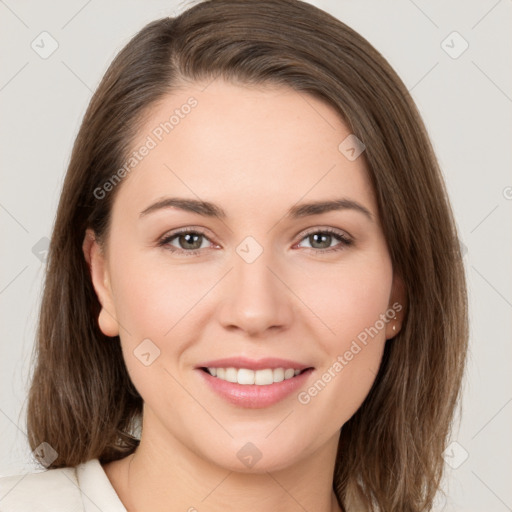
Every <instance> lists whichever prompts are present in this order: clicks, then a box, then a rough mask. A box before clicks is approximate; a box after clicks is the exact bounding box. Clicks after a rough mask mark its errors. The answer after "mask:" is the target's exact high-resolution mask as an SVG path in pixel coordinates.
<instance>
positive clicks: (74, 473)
mask: <svg viewBox="0 0 512 512" xmlns="http://www.w3.org/2000/svg"><path fill="white" fill-rule="evenodd" d="M0 510H1V511H2V512H33V511H35V510H37V511H38V512H126V508H125V507H124V505H123V503H122V502H121V500H120V499H119V496H118V495H117V494H116V491H115V490H114V488H113V487H112V484H111V483H110V480H109V479H108V476H107V474H106V473H105V471H104V470H103V467H102V466H101V464H100V462H99V460H98V459H91V460H90V461H88V462H84V463H82V464H79V465H78V466H75V467H67V468H58V469H49V470H46V471H40V472H38V473H25V474H24V475H23V474H22V475H15V476H5V477H2V478H0Z"/></svg>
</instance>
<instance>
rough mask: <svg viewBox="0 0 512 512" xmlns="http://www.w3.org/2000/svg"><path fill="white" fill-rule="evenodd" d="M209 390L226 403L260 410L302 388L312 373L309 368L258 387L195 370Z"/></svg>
mask: <svg viewBox="0 0 512 512" xmlns="http://www.w3.org/2000/svg"><path fill="white" fill-rule="evenodd" d="M197 371H198V372H199V373H200V374H201V375H202V376H203V378H204V379H205V380H206V382H207V383H208V385H209V386H211V389H213V391H215V393H217V394H218V395H219V396H221V397H222V398H224V399H225V400H227V401H228V402H230V403H232V404H233V405H236V406H238V407H246V408H248V409H261V408H263V407H269V406H271V405H273V404H276V403H277V402H279V401H280V400H283V399H284V398H285V397H287V396H288V395H290V394H291V393H293V392H294V391H296V390H298V389H299V388H300V387H301V386H303V385H304V384H305V382H306V380H307V379H308V377H309V376H310V374H311V373H312V372H313V368H309V369H308V370H306V371H305V372H303V373H300V374H299V375H297V376H295V377H292V378H291V379H286V380H283V381H281V382H274V383H273V384H268V385H263V386H259V385H257V384H238V383H234V382H228V381H226V380H222V379H218V378H217V377H213V375H210V374H209V373H208V372H205V371H204V370H201V369H198V370H197Z"/></svg>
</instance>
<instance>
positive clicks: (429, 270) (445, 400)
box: [27, 0, 468, 512]
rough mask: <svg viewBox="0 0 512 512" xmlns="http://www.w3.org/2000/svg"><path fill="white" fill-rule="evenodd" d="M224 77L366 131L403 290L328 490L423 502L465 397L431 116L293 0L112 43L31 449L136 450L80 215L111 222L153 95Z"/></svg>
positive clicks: (43, 313) (46, 350) (227, 9)
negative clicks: (295, 97)
mask: <svg viewBox="0 0 512 512" xmlns="http://www.w3.org/2000/svg"><path fill="white" fill-rule="evenodd" d="M218 76H221V77H223V78H225V79H227V80H230V81H231V82H233V83H243V84H262V85H263V84H274V85H282V86H287V87H291V88H293V89H294V90H296V91H298V92H300V93H303V94H309V95H312V96H314V97H316V98H320V99H322V100H324V101H326V102H328V104H330V105H332V106H333V107H334V108H335V109H336V111H337V112H338V113H339V115H340V117H341V119H342V120H343V121H344V123H345V124H346V125H347V127H348V128H349V129H350V132H351V133H353V134H354V135H355V136H356V137H357V138H359V139H360V140H361V141H363V143H364V144H365V146H366V150H365V151H364V153H363V155H362V158H364V160H365V164H366V167H367V170H368V173H369V177H370V180H371V183H372V186H373V190H374V193H375V196H376V199H377V204H378V213H379V216H380V219H381V224H382V229H383V231H384V235H385V237H386V241H387V245H388V250H389V253H390V257H391V261H392V265H393V270H394V272H396V273H397V274H399V275H400V277H401V278H402V279H403V282H404V284H405V287H406V293H407V304H406V312H407V314H406V317H405V318H404V322H403V325H402V329H401V331H400V333H399V334H398V335H397V336H396V337H395V338H394V339H392V340H389V341H388V342H387V343H386V345H385V349H384V355H383V359H382V363H381V366H380V369H379V372H378V374H377V377H376V379H375V381H374V384H373V386H372V388H371V390H370V392H369V394H368V396H367V397H366V399H365V400H364V402H363V403H362V405H361V407H360V408H359V409H358V410H357V412H356V413H355V414H354V415H353V416H352V418H350V420H348V421H347V422H346V423H345V424H344V425H343V427H342V429H341V433H340V439H339V445H338V453H337V458H336V464H335V468H334V480H333V489H334V491H335V493H336V496H337V498H338V501H339V503H340V505H342V506H343V507H344V508H347V507H349V506H350V505H351V504H352V503H358V504H359V505H358V510H368V511H374V510H380V511H383V512H384V511H386V512H391V511H393V512H397V511H408V512H416V511H418V512H419V511H422V512H423V511H426V510H430V508H431V506H432V501H433V498H434V496H435V494H436V492H437V490H438V488H439V485H440V481H441V478H442V475H443V457H442V453H443V450H444V449H445V444H446V441H447V439H448V436H449V434H450V432H451V429H452V423H453V420H454V416H455V412H456V411H455V409H456V406H457V404H458V403H459V401H460V394H461V387H462V379H463V375H464V368H465V358H466V351H467V342H468V318H467V297H466V280H465V274H464V265H463V261H462V255H461V251H460V247H459V242H458V237H457V230H456V225H455V222H454V218H453V212H452V210H451V206H450V203H449V199H448V196H447V193H446V189H445V185H444V182H443V179H442V174H441V171H440V168H439V164H438V162H437V159H436V156H435V154H434V151H433V148H432V145H431V143H430V140H429V137H428V134H427V131H426V129H425V127H424V124H423V122H422V119H421V117H420V115H419V113H418V111H417V108H416V106H415V104H414V102H413V100H412V98H411V96H410V94H409V92H408V91H407V88H406V87H405V85H404V84H403V82H402V81H401V80H400V78H399V77H398V76H397V74H396V73H395V72H394V70H393V69H392V68H391V66H390V65H389V64H388V62H387V61H386V60H385V59H384V57H383V56H382V55H381V54H380V53H379V52H378V51H377V50H376V49H374V48H373V47H372V46H371V45H370V43H369V42H368V41H366V39H364V38H363V37H362V36H361V35H359V34H358V33H356V32H355V31H354V30H352V29H351V28H350V27H348V26H347V25H345V24H344V23H342V22H341V21H339V20H338V19H336V18H334V17H333V16H331V15H329V14H328V13H326V12H324V11H322V10H320V9H318V8H316V7H314V6H312V5H311V4H308V3H305V2H302V1H299V0H278V1H276V0H274V1H271V0H261V1H255V2H249V1H245V0H210V1H204V2H199V3H197V4H196V5H193V6H192V7H190V8H189V9H188V10H186V11H184V12H183V13H182V14H181V15H179V16H177V17H174V18H172V17H168V18H163V19H160V20H157V21H154V22H151V23H149V24H148V25H146V26H145V27H144V28H142V30H140V32H138V33H137V34H136V35H135V36H134V37H133V38H132V39H131V41H130V42H129V43H128V44H127V45H126V46H125V47H124V48H123V49H122V50H121V51H120V52H119V53H118V55H117V56H116V58H115V59H114V60H113V62H112V63H111V65H110V67H109V68H108V70H107V72H106V74H105V76H104V77H103V79H102V81H101V83H100V85H99V86H98V88H97V90H96V92H95V93H94V95H93V97H92V99H91V101H90V104H89V106H88V109H87V112H86V114H85V116H84V119H83V122H82V125H81V127H80V130H79V133H78V135H77V137H76V140H75V143H74V147H73V150H72V155H71V159H70V163H69V166H68V169H67V173H66V176H65V180H64V184H63V189H62V194H61V196H60V202H59V205H58V210H57V215H56V219H55V224H54V229H53V232H52V237H51V242H50V247H49V254H48V260H47V267H46V274H45V282H44V290H43V296H42V302H41V309H40V314H39V319H38V322H39V323H38V329H37V339H36V344H35V346H34V354H33V358H34V368H33V375H32V376H31V387H30V390H29V396H28V407H27V429H28V438H29V443H30V446H31V448H32V449H35V448H36V447H37V446H39V445H40V444H41V443H42V442H47V443H48V444H49V445H50V446H52V448H53V449H54V450H55V451H56V452H57V458H56V459H55V460H54V461H53V462H52V463H51V464H49V465H48V466H47V467H48V468H50V469H51V468H58V467H66V466H74V465H77V464H79V463H82V462H85V461H88V460H90V459H92V458H98V459H99V460H100V462H102V463H106V462H109V461H112V460H117V459H120V458H123V457H125V456H127V455H128V454H130V453H132V452H133V451H134V450H135V449H136V447H137V446H138V443H139V439H138V438H137V436H135V435H133V427H134V425H135V424H136V422H137V421H138V420H140V417H141V414H142V404H143V402H142V398H141V396H140V395H139V393H138V392H137V390H136V389H135V388H134V386H133V384H132V382H131V380H130V378H129V376H128V373H127V370H126V367H125V364H124V361H123V357H122V352H121V348H120V343H119V339H118V340H117V341H116V340H114V339H113V338H109V337H106V336H105V335H103V333H102V332H101V330H100V329H99V327H98V314H99V312H100V304H99V301H98V298H97V296H96V294H95V291H94V288H93V286H92V282H91V276H90V272H89V268H88V265H87V263H86V261H85V259H84V255H83V251H82V242H83V239H84V234H85V230H86V228H88V227H90V228H92V229H93V230H94V232H95V234H96V237H97V238H98V240H101V239H102V238H104V237H105V236H106V233H107V232H108V227H109V221H110V213H111V208H112V204H113V201H114V198H115V196H116V193H118V191H119V188H120V187H121V186H122V184H120V185H118V186H117V187H114V188H113V190H111V191H109V192H108V193H107V194H106V195H105V197H101V199H98V198H97V195H98V194H97V193H96V194H95V191H97V190H98V187H101V186H102V185H103V184H104V183H105V182H106V181H107V180H108V179H109V178H111V177H112V175H113V173H114V172H115V171H116V170H117V169H119V168H120V167H121V166H122V164H123V162H125V161H126V159H127V155H128V154H129V150H130V143H131V142H132V141H133V140H134V137H135V136H136V134H137V133H138V129H139V128H140V126H141V124H142V122H143V121H144V119H145V116H146V114H147V113H148V111H149V108H150V107H151V106H154V105H155V103H156V102H157V101H159V100H161V99H162V98H163V97H164V96H165V95H167V94H169V93H172V92H173V90H175V89H176V88H177V87H179V86H183V84H186V83H187V82H188V83H190V82H193V81H200V80H212V79H214V78H215V77H218Z"/></svg>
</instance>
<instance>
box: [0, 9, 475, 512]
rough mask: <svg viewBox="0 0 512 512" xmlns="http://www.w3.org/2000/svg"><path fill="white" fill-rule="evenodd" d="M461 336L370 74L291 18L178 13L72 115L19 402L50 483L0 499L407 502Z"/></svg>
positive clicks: (341, 39)
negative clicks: (33, 348) (24, 397)
mask: <svg viewBox="0 0 512 512" xmlns="http://www.w3.org/2000/svg"><path fill="white" fill-rule="evenodd" d="M467 337H468V333H467V304H466V288H465V278H464V271H463V266H462V258H461V254H460V251H459V244H458V239H457V232H456V228H455V223H454V220H453V214H452V211H451V208H450V204H449V200H448V198H447V195H446V190H445V186H444V183H443V180H442V177H441V173H440V170H439V166H438V163H437V160H436V157H435V155H434V153H433V150H432V147H431V144H430V142H429V139H428V135H427V132H426V130H425V128H424V125H423V122H422V120H421V118H420V116H419V114H418V112H417V109H416V107H415V105H414V103H413V101H412V99H411V97H410V95H409V94H408V91H407V89H406V87H405V86H404V85H403V83H402V81H401V80H400V79H399V77H398V76H397V75H396V73H395V72H394V71H393V70H392V69H391V67H390V66H389V64H388V63H387V62H386V61H385V59H384V58H383V57H382V56H381V55H380V54H379V53H378V52H377V51H376V50H375V49H374V48H373V47H372V46H371V45H370V44H369V43H368V42H367V41H366V40H365V39H364V38H362V37H361V36H360V35H358V34H357V33H355V32H354V31H353V30H352V29H350V28H349V27H347V26H346V25H344V24H343V23H342V22H340V21H339V20H337V19H335V18H333V17H332V16H330V15H328V14H327V13H325V12H323V11H321V10H320V9H318V8H316V7H313V6H312V5H310V4H307V3H304V2H300V1H296V0H284V1H270V0H268V1H267V0H265V1H258V2H245V1H240V0H215V1H205V2H202V3H199V4H197V5H195V6H193V7H191V8H190V9H188V10H187V11H185V12H184V13H183V14H181V15H180V16H178V17H176V18H165V19H162V20H158V21H155V22H153V23H150V24H149V25H147V26H146V27H144V28H143V29H142V30H141V31H140V32H139V33H138V34H137V35H136V36H135V37H134V38H133V39H132V40H131V41H130V42H129V43H128V44H127V45H126V47H125V48H124V49H123V50H122V51H121V52H120V54H119V55H118V56H117V57H116V59H115V60H114V62H113V63H112V65H111V66H110V68H109V69H108V71H107V73H106V75H105V77H104V78H103V80H102V82H101V84H100V85H99V87H98V90H97V91H96V93H95V94H94V97H93V98H92V100H91V103H90V105H89V108H88V111H87V112H86V115H85V118H84V120H83V123H82V126H81V129H80V132H79V134H78V136H77V139H76V141H75V145H74V148H73V153H72V158H71V161H70V164H69V168H68V171H67V175H66V179H65V183H64V187H63V191H62V195H61V199H60V203H59V207H58V211H57V217H56V221H55V226H54V231H53V235H52V240H51V246H50V251H49V258H48V267H47V275H46V282H45V288H44V295H43V299H42V306H41V315H40V323H39V330H38V336H37V361H36V365H35V369H34V374H33V377H32V385H31V389H30V395H29V404H28V417H27V426H28V435H29V442H30V446H31V448H32V450H34V452H35V454H36V456H37V457H38V458H39V460H40V461H41V463H42V465H43V466H45V467H46V468H47V469H48V471H45V472H42V473H37V474H31V475H24V476H23V477H20V478H17V477H9V478H4V479H3V480H1V484H0V485H1V491H2V492H1V493H0V497H1V496H4V498H3V499H2V500H1V501H0V505H2V506H3V507H4V508H2V510H4V509H5V510H10V507H11V509H13V510H25V509H26V510H29V509H30V510H32V509H34V507H35V506H36V504H37V503H41V500H45V505H48V506H50V508H52V510H71V509H73V507H76V508H75V509H80V510H82V509H83V510H89V509H91V510H93V509H94V510H97V509H100V510H116V511H122V510H128V511H132V510H152V511H159V510H167V511H168V510H190V511H192V510H199V511H201V510H223V511H229V510H235V509H236V510H251V511H260V510H261V511H263V510H265V511H266V510H277V509H279V510H284V511H292V510H310V511H313V510H315V511H350V512H352V511H363V510H364V511H376V510H379V511H394V512H396V511H425V510H430V509H431V507H432V502H433V499H434V496H435V494H436V492H437V491H438V489H439V482H440V479H441V477H442V474H443V459H442V452H443V450H444V448H445V444H446V440H447V436H448V433H449V430H450V426H451V422H452V419H453V416H454V412H455V407H456V404H457V403H458V399H459V395H460V386H461V380H462V376H463V372H464V363H465V355H466V348H467ZM139 429H140V432H139ZM38 489H44V490H45V494H44V497H41V494H40V493H38V492H37V490H38ZM23 504H26V505H25V508H22V507H23ZM15 507H18V508H15ZM20 507H21V508H20ZM59 507H60V508H59ZM82 507H83V508H82Z"/></svg>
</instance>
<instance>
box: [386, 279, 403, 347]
mask: <svg viewBox="0 0 512 512" xmlns="http://www.w3.org/2000/svg"><path fill="white" fill-rule="evenodd" d="M406 301H407V291H406V289H405V285H404V282H403V279H402V278H401V277H400V276H399V275H398V274H397V273H396V272H395V273H394V274H393V284H392V286H391V294H390V297H389V304H388V310H391V311H394V312H395V317H394V318H392V319H391V320H389V322H387V324H386V339H387V340H389V339H391V338H394V337H395V336H396V335H397V334H398V333H399V332H400V330H401V329H402V324H403V320H404V318H405V305H406Z"/></svg>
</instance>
